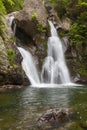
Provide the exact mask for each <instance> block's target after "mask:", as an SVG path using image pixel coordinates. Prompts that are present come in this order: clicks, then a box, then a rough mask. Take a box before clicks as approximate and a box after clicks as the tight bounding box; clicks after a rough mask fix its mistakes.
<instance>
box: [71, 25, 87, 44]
mask: <svg viewBox="0 0 87 130" xmlns="http://www.w3.org/2000/svg"><path fill="white" fill-rule="evenodd" d="M86 27H87V26H86V25H83V24H79V23H74V24H73V25H72V27H71V29H70V32H69V35H70V36H71V39H72V41H73V42H74V43H75V44H83V43H85V42H86V39H87V29H86Z"/></svg>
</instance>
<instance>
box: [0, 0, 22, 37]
mask: <svg viewBox="0 0 87 130" xmlns="http://www.w3.org/2000/svg"><path fill="white" fill-rule="evenodd" d="M23 2H24V0H0V35H1V36H2V38H3V37H4V33H3V32H4V29H5V25H4V22H3V17H4V15H5V14H7V13H10V12H12V11H16V10H19V9H21V8H22V5H23Z"/></svg>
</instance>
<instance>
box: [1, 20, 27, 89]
mask: <svg viewBox="0 0 87 130" xmlns="http://www.w3.org/2000/svg"><path fill="white" fill-rule="evenodd" d="M4 23H5V27H6V30H5V32H4V35H5V37H6V38H5V39H3V38H2V37H0V86H2V85H7V84H13V85H23V84H24V85H27V84H29V81H28V79H27V77H26V76H25V73H24V71H23V70H22V67H21V61H22V57H21V55H20V53H19V51H18V50H17V48H16V46H15V45H14V41H13V32H12V30H11V28H10V26H9V24H8V21H7V18H5V19H4ZM0 88H1V87H0Z"/></svg>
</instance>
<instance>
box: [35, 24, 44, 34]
mask: <svg viewBox="0 0 87 130" xmlns="http://www.w3.org/2000/svg"><path fill="white" fill-rule="evenodd" d="M37 31H38V32H39V33H45V32H46V29H45V28H44V27H43V25H42V24H37Z"/></svg>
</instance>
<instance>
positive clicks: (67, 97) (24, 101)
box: [0, 87, 87, 130]
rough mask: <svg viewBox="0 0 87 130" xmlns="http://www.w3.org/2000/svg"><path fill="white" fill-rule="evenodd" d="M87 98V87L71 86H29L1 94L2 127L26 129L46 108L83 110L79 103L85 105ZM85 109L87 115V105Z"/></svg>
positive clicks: (0, 117)
mask: <svg viewBox="0 0 87 130" xmlns="http://www.w3.org/2000/svg"><path fill="white" fill-rule="evenodd" d="M81 96H82V97H81ZM86 99H87V90H86V89H85V90H84V89H81V90H80V89H70V88H51V89H49V88H30V87H27V88H25V89H23V90H22V91H14V92H8V93H5V94H0V128H1V130H3V129H4V130H5V129H6V130H7V129H12V130H19V128H20V129H21V130H24V128H25V127H26V126H29V125H31V124H35V122H36V120H37V119H38V117H40V115H41V114H42V113H43V112H44V111H46V110H48V109H50V108H61V107H71V106H72V107H73V106H74V107H76V108H77V109H78V108H80V109H81V110H82V106H79V104H82V105H84V103H86V102H87V101H86ZM85 110H86V111H85V115H87V109H86V106H85ZM83 113H84V111H83ZM85 118H86V117H85ZM85 118H84V119H85Z"/></svg>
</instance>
